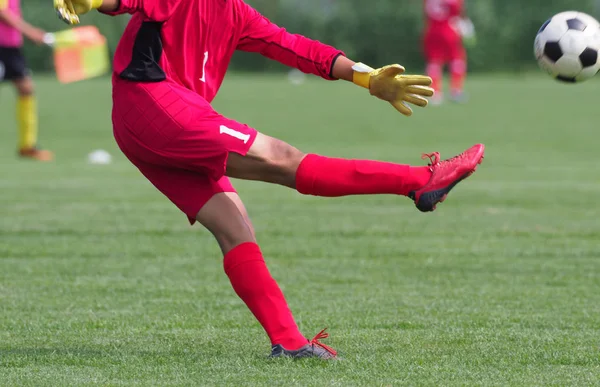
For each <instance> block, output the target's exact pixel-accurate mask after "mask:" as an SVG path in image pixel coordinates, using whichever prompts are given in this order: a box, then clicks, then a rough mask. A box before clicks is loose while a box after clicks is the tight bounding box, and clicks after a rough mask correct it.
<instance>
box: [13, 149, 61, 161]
mask: <svg viewBox="0 0 600 387" xmlns="http://www.w3.org/2000/svg"><path fill="white" fill-rule="evenodd" d="M19 156H21V157H23V158H28V159H34V160H38V161H52V160H53V159H54V154H53V153H52V152H50V151H49V150H43V149H38V148H36V147H32V148H22V149H19Z"/></svg>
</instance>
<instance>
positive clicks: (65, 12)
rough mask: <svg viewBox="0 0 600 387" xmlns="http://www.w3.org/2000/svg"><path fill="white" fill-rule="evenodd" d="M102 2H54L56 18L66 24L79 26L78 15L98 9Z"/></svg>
mask: <svg viewBox="0 0 600 387" xmlns="http://www.w3.org/2000/svg"><path fill="white" fill-rule="evenodd" d="M101 5H102V0H54V9H55V10H56V14H57V15H58V18H59V19H60V20H62V21H64V22H65V23H67V24H71V25H73V24H79V15H83V14H84V13H87V12H90V11H91V10H92V9H97V8H100V6H101Z"/></svg>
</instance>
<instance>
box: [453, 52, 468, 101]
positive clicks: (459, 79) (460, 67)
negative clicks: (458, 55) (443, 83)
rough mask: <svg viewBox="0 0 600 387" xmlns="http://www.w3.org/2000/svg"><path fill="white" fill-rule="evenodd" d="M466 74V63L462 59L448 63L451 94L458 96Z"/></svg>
mask: <svg viewBox="0 0 600 387" xmlns="http://www.w3.org/2000/svg"><path fill="white" fill-rule="evenodd" d="M466 74H467V62H465V61H464V60H463V59H455V60H453V61H452V62H450V90H451V91H452V94H456V95H457V94H460V93H462V91H463V84H464V82H465V76H466Z"/></svg>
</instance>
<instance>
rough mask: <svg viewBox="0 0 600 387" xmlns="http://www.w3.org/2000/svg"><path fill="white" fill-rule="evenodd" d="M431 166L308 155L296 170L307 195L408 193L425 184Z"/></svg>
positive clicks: (299, 187)
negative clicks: (412, 165)
mask: <svg viewBox="0 0 600 387" xmlns="http://www.w3.org/2000/svg"><path fill="white" fill-rule="evenodd" d="M430 176H431V171H430V169H429V167H427V166H423V167H411V166H410V165H401V164H393V163H386V162H382V161H371V160H348V159H336V158H331V157H323V156H318V155H314V154H310V155H307V156H306V157H305V158H304V160H302V162H301V163H300V166H299V167H298V171H297V172H296V189H297V190H298V192H300V193H302V194H305V195H315V196H328V197H335V196H346V195H368V194H396V195H404V196H406V195H408V194H409V193H410V191H415V190H418V189H419V188H421V187H423V186H424V185H425V184H426V183H427V182H428V181H429V177H430Z"/></svg>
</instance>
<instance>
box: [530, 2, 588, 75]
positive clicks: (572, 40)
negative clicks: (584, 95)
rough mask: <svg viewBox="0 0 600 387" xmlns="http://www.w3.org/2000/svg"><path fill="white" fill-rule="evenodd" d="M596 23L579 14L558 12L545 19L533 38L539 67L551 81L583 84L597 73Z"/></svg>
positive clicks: (583, 14)
mask: <svg viewBox="0 0 600 387" xmlns="http://www.w3.org/2000/svg"><path fill="white" fill-rule="evenodd" d="M599 51H600V23H598V21H597V20H596V19H594V18H593V17H591V16H590V15H586V14H585V13H582V12H574V11H569V12H562V13H559V14H557V15H554V16H553V17H552V18H550V19H548V20H547V21H546V22H545V23H544V24H543V25H542V28H540V30H539V31H538V34H537V36H536V37H535V44H534V52H535V57H536V59H537V61H538V63H539V65H540V67H541V68H542V69H543V70H545V71H547V72H548V74H550V76H552V77H553V78H555V79H557V80H559V81H562V82H569V83H576V82H583V81H585V80H588V79H590V78H592V77H593V76H594V75H596V73H597V72H598V70H600V60H598V59H599V55H598V52H599Z"/></svg>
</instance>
